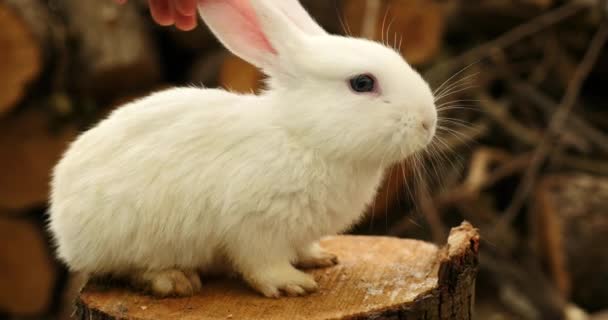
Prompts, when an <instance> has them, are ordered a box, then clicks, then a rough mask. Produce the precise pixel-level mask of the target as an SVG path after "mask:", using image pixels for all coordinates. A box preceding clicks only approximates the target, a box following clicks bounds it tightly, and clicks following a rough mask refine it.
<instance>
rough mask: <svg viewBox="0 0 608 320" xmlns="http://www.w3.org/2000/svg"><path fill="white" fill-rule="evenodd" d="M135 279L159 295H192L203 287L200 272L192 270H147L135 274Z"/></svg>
mask: <svg viewBox="0 0 608 320" xmlns="http://www.w3.org/2000/svg"><path fill="white" fill-rule="evenodd" d="M135 281H136V282H137V284H138V285H140V286H144V287H145V288H147V289H148V290H150V291H151V292H152V294H154V295H155V296H159V297H166V296H191V295H193V294H195V293H197V292H199V291H200V290H201V288H202V285H201V279H200V277H199V275H198V273H197V272H196V271H192V270H184V271H182V270H178V269H167V270H160V271H146V272H143V273H141V274H139V275H137V276H135Z"/></svg>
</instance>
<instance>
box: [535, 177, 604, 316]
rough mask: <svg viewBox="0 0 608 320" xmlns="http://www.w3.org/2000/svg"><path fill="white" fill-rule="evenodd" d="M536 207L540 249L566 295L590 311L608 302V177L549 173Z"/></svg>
mask: <svg viewBox="0 0 608 320" xmlns="http://www.w3.org/2000/svg"><path fill="white" fill-rule="evenodd" d="M535 199H536V201H535V204H534V206H533V210H534V214H533V215H532V217H534V218H535V223H534V224H533V225H534V226H535V228H536V231H537V232H536V234H538V236H537V239H536V244H537V247H538V248H539V251H540V256H541V257H542V259H543V260H544V262H545V265H546V266H547V268H548V270H549V273H550V275H551V276H552V278H553V281H554V282H555V284H556V287H557V288H558V289H559V290H560V293H561V294H562V296H563V297H564V298H568V299H571V300H572V301H573V302H575V303H577V304H578V305H580V306H581V307H584V308H585V309H586V310H590V311H599V310H600V308H602V307H605V303H606V301H608V287H606V285H605V284H606V283H608V256H607V255H606V250H605V246H604V245H603V244H604V243H606V242H608V215H606V203H608V179H606V178H605V177H595V176H590V175H584V174H571V175H549V176H547V177H545V178H543V180H542V181H541V183H540V184H539V185H538V187H537V190H536V197H535Z"/></svg>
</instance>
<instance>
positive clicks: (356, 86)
mask: <svg viewBox="0 0 608 320" xmlns="http://www.w3.org/2000/svg"><path fill="white" fill-rule="evenodd" d="M349 82H350V88H351V89H353V91H355V92H373V91H375V90H376V79H374V77H373V76H371V75H369V74H360V75H357V76H354V77H352V78H350V80H349Z"/></svg>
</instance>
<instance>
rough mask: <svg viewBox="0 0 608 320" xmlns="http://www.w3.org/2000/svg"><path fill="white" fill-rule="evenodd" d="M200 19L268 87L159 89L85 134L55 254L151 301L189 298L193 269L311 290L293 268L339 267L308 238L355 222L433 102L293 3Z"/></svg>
mask: <svg viewBox="0 0 608 320" xmlns="http://www.w3.org/2000/svg"><path fill="white" fill-rule="evenodd" d="M199 9H200V10H199V12H200V15H201V16H202V18H203V20H204V21H205V22H206V23H207V24H208V25H209V27H210V28H211V29H212V31H213V32H214V34H215V35H216V36H217V37H218V38H219V39H220V40H221V42H222V43H223V44H224V45H225V46H226V47H227V48H228V49H230V50H231V51H232V52H233V53H235V54H236V55H238V56H240V57H241V58H243V59H245V60H247V61H249V62H250V63H252V64H254V65H256V66H258V67H260V68H261V69H262V70H263V71H264V72H265V73H266V74H267V75H269V80H268V83H267V85H268V89H267V90H266V91H265V92H263V93H261V94H260V95H254V94H250V95H239V94H235V93H231V92H227V91H223V90H218V89H204V88H174V89H169V90H166V91H162V92H158V93H154V94H152V95H150V96H148V97H145V98H143V99H140V100H138V101H135V102H132V103H129V104H127V105H125V106H124V107H122V108H120V109H118V110H116V111H115V112H113V113H112V114H111V115H110V116H109V117H108V118H107V119H105V120H103V121H101V122H100V123H99V124H98V125H97V126H95V127H94V128H92V129H90V130H88V131H86V132H84V133H83V134H82V135H81V136H80V137H79V138H78V139H77V140H76V141H75V142H74V143H73V144H72V145H71V146H70V148H69V149H68V151H67V152H66V153H65V155H64V156H63V158H62V160H61V161H60V162H59V164H58V165H57V166H56V168H55V170H54V175H53V181H52V195H51V206H50V230H51V231H52V234H53V235H54V239H55V241H56V244H57V251H58V256H59V257H60V258H61V259H62V260H63V261H65V263H67V265H68V266H69V267H70V269H71V270H73V271H76V272H83V273H86V274H89V275H92V276H101V275H111V276H119V277H126V278H127V279H130V280H131V281H132V282H133V283H134V284H137V285H139V286H141V287H144V288H147V289H149V290H151V291H152V293H153V294H155V295H158V296H166V295H191V294H193V293H195V292H196V291H197V290H199V289H200V287H201V281H200V278H199V272H200V273H202V274H205V273H209V272H223V273H236V274H239V275H241V276H242V277H243V278H244V280H245V281H247V283H248V284H249V285H251V286H252V287H253V288H255V289H256V290H258V291H259V292H261V293H262V294H264V295H265V296H268V297H278V296H280V295H281V294H287V295H303V294H306V293H308V292H312V291H314V290H316V288H317V284H316V282H315V280H314V279H313V277H312V276H311V275H309V274H307V273H305V272H302V271H300V270H298V269H296V268H295V267H294V265H296V266H302V267H324V266H330V265H333V264H335V263H337V259H336V256H335V255H333V254H331V253H328V252H326V251H324V250H323V249H321V247H320V246H319V245H318V242H317V241H318V240H319V239H320V238H321V237H323V236H325V235H332V234H336V233H338V232H342V231H345V230H347V229H348V228H349V227H350V226H352V225H353V224H354V223H356V222H357V220H358V219H360V217H361V216H362V214H363V212H364V210H365V208H366V206H367V205H368V204H369V203H370V202H371V201H372V199H373V198H374V195H375V193H376V190H377V188H378V186H379V184H380V182H381V180H382V176H383V172H384V170H385V169H386V168H387V167H388V166H390V165H391V164H393V163H395V162H396V161H400V160H402V159H404V158H405V157H407V156H408V155H411V154H412V153H413V152H416V151H419V150H421V149H423V148H424V147H425V146H426V145H427V144H428V143H429V142H430V141H431V140H432V138H433V136H434V134H435V126H436V119H437V113H436V109H435V104H434V98H433V94H432V92H431V90H430V88H429V86H428V84H427V83H426V82H425V81H424V80H423V79H422V78H421V76H420V75H419V74H418V73H417V72H416V71H414V70H413V69H412V68H411V67H410V66H409V65H408V63H407V62H405V61H404V60H403V59H402V57H401V56H400V55H399V54H398V53H397V52H396V51H395V50H393V49H392V48H388V47H386V46H383V45H382V44H379V43H376V42H372V41H368V40H364V39H357V38H349V37H341V36H336V35H329V34H327V33H326V32H325V31H324V30H323V29H322V28H321V27H320V26H319V25H318V24H316V23H315V22H314V20H313V19H312V18H311V17H310V16H309V15H308V14H307V13H306V11H305V10H304V8H303V7H302V6H301V5H300V3H299V2H298V1H297V0H202V1H200V4H199Z"/></svg>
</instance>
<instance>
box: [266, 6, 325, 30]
mask: <svg viewBox="0 0 608 320" xmlns="http://www.w3.org/2000/svg"><path fill="white" fill-rule="evenodd" d="M275 4H276V5H277V6H278V7H279V8H280V9H281V11H282V12H283V13H284V14H285V15H286V16H287V17H288V18H289V19H290V20H291V21H292V22H293V23H294V24H295V25H296V26H297V27H298V28H300V30H302V31H303V32H305V33H307V34H310V35H323V34H327V32H325V30H323V28H322V27H321V26H320V25H319V24H318V23H317V22H316V21H315V20H314V19H313V18H312V17H311V16H310V15H309V14H308V12H306V9H304V7H302V4H300V1H298V0H279V1H275Z"/></svg>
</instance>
